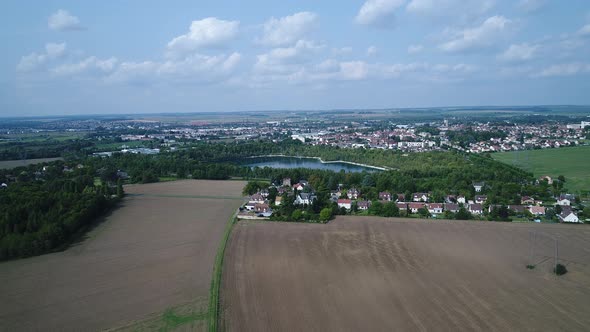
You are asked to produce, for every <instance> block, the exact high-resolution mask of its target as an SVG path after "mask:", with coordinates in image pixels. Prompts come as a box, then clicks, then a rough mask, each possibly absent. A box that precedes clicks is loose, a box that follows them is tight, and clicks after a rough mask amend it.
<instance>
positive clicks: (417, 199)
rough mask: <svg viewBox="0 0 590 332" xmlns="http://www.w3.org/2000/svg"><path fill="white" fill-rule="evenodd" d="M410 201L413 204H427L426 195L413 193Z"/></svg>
mask: <svg viewBox="0 0 590 332" xmlns="http://www.w3.org/2000/svg"><path fill="white" fill-rule="evenodd" d="M412 200H413V201H414V202H428V193H414V194H413V195H412Z"/></svg>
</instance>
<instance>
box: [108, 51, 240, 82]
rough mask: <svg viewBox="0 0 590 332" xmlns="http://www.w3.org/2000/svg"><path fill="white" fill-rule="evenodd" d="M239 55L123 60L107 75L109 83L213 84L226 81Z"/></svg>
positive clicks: (197, 55) (234, 67)
mask: <svg viewBox="0 0 590 332" xmlns="http://www.w3.org/2000/svg"><path fill="white" fill-rule="evenodd" d="M240 59H241V55H240V54H239V53H232V54H230V55H217V56H208V55H201V54H193V55H191V56H188V57H186V58H184V59H181V60H167V61H164V62H157V61H143V62H134V61H128V62H122V63H121V64H120V65H119V66H118V67H117V68H116V69H115V70H113V72H112V73H111V74H110V75H109V76H108V77H107V78H106V80H107V81H108V82H121V83H140V84H148V83H156V82H160V83H161V82H167V83H170V82H178V81H182V82H191V83H213V82H220V81H223V80H226V79H228V78H229V77H230V75H231V74H232V73H233V72H234V71H235V69H236V67H237V65H238V64H239V62H240Z"/></svg>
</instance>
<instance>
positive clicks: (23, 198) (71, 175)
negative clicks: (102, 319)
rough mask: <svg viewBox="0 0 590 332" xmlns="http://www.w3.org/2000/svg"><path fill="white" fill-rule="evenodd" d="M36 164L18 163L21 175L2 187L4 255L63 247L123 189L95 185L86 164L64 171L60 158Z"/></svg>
mask: <svg viewBox="0 0 590 332" xmlns="http://www.w3.org/2000/svg"><path fill="white" fill-rule="evenodd" d="M34 169H35V166H31V167H29V168H19V174H18V181H17V182H10V183H9V186H8V187H7V188H4V189H1V190H0V260H6V259H12V258H19V257H28V256H34V255H39V254H43V253H47V252H51V251H53V250H56V249H59V248H61V247H63V246H64V245H66V244H67V243H69V242H70V241H72V240H73V239H75V237H76V236H78V235H80V233H81V232H83V231H84V230H86V229H87V228H88V227H89V226H90V225H91V224H92V223H93V222H95V221H96V219H97V217H99V216H101V215H103V214H104V213H105V212H106V211H107V210H108V209H109V208H110V207H112V206H113V205H114V204H115V203H116V201H117V200H118V199H119V198H120V196H122V194H123V193H122V187H121V185H120V184H119V186H117V185H116V184H114V183H111V184H108V183H104V184H103V185H97V186H95V184H94V178H93V176H90V175H88V174H86V170H84V169H79V170H76V171H72V172H66V173H64V172H63V171H62V165H61V163H54V165H53V166H50V167H49V168H48V170H47V171H45V172H39V171H35V172H33V170H34ZM3 173H4V174H2V177H6V175H7V174H6V172H3ZM35 173H36V174H35ZM117 194H118V195H117Z"/></svg>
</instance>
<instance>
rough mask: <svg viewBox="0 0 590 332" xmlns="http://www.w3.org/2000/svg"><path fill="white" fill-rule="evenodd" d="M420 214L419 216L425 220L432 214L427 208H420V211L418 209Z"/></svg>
mask: <svg viewBox="0 0 590 332" xmlns="http://www.w3.org/2000/svg"><path fill="white" fill-rule="evenodd" d="M418 214H419V215H420V216H421V217H423V218H426V217H428V215H429V214H430V213H429V212H428V209H427V208H424V207H421V208H419V209H418Z"/></svg>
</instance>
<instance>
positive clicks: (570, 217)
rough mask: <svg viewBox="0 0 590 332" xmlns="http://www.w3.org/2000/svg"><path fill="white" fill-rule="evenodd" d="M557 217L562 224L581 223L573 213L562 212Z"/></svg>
mask: <svg viewBox="0 0 590 332" xmlns="http://www.w3.org/2000/svg"><path fill="white" fill-rule="evenodd" d="M557 217H558V218H559V221H561V222H574V223H576V222H580V219H579V218H578V216H577V215H576V214H575V213H574V212H573V211H567V212H566V211H561V213H560V214H559V215H558V216H557Z"/></svg>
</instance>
